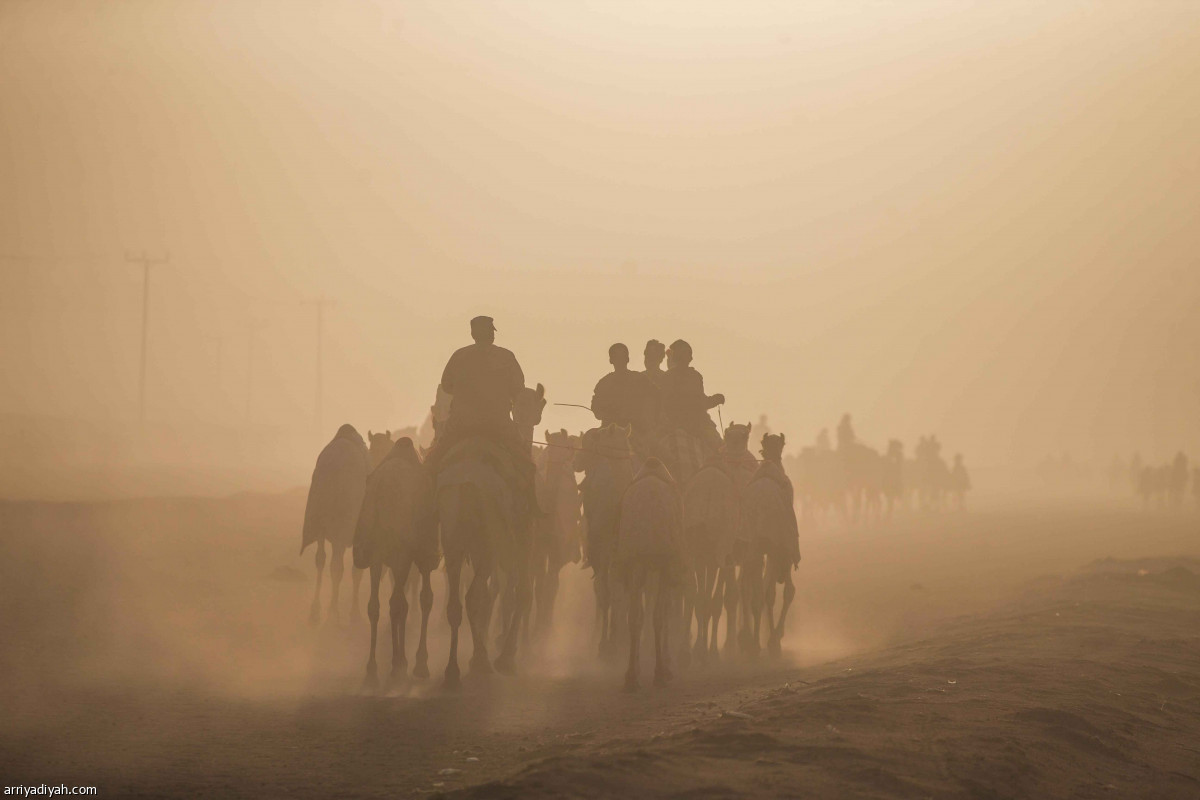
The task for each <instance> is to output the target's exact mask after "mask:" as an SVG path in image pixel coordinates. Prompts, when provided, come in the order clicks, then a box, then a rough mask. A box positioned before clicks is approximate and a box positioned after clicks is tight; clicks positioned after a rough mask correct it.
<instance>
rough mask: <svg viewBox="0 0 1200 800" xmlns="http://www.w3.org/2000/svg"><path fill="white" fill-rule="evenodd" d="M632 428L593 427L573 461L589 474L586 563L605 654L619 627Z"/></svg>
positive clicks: (585, 485) (583, 485)
mask: <svg viewBox="0 0 1200 800" xmlns="http://www.w3.org/2000/svg"><path fill="white" fill-rule="evenodd" d="M631 433H632V430H631V429H630V428H629V427H622V426H620V425H616V424H609V425H606V426H604V427H601V428H592V429H591V430H589V431H587V432H586V433H584V434H583V437H582V439H581V441H580V449H579V450H578V451H577V452H576V453H575V461H574V465H573V466H574V470H575V471H576V472H582V473H584V478H583V480H582V481H581V482H580V484H579V492H580V496H581V498H582V500H583V515H584V520H585V523H586V531H587V535H586V537H585V538H584V546H585V548H586V556H585V564H586V565H587V566H590V567H591V568H592V585H593V590H594V591H595V595H596V620H597V624H598V627H599V633H600V646H599V647H600V656H601V658H606V657H608V656H611V655H613V653H614V651H615V647H616V638H615V633H616V631H617V629H618V628H620V619H619V616H620V606H621V605H622V604H621V603H620V596H619V594H618V592H617V591H616V586H617V584H618V583H619V581H618V577H617V573H616V570H615V569H614V557H615V554H616V544H617V521H618V519H619V517H620V508H621V497H622V496H623V495H624V493H625V489H626V488H627V487H628V486H629V484H630V482H631V481H632V480H633V450H632V448H631V447H630V444H629V437H630V434H631Z"/></svg>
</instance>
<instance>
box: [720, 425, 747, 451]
mask: <svg viewBox="0 0 1200 800" xmlns="http://www.w3.org/2000/svg"><path fill="white" fill-rule="evenodd" d="M749 448H750V423H749V422H747V423H746V424H745V425H738V424H737V423H736V422H730V423H729V427H728V428H726V429H725V452H727V453H744V452H746V451H747V450H749Z"/></svg>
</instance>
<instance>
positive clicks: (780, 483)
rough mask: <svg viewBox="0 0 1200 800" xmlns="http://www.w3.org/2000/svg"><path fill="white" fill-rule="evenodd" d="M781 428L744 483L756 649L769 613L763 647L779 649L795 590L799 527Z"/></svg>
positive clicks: (765, 443) (748, 618)
mask: <svg viewBox="0 0 1200 800" xmlns="http://www.w3.org/2000/svg"><path fill="white" fill-rule="evenodd" d="M783 445H784V437H783V434H779V435H766V436H764V437H763V439H762V456H763V463H762V465H761V466H760V467H759V468H758V472H757V473H755V475H754V480H752V481H750V484H749V485H748V486H747V487H746V491H745V493H744V494H743V497H742V526H743V529H744V531H745V533H746V536H747V538H748V539H749V541H750V546H751V552H750V557H749V558H748V559H747V562H746V563H745V564H744V565H743V567H742V569H743V570H744V571H746V572H747V577H748V579H749V586H750V591H749V592H748V594H749V604H748V605H749V609H748V611H749V614H744V615H743V619H744V620H745V622H746V623H747V625H748V631H749V636H747V643H748V645H749V651H750V652H751V653H754V652H757V650H758V647H759V643H760V642H761V639H760V635H761V634H760V627H759V625H760V620H761V616H762V615H763V614H765V615H766V618H767V634H768V638H767V651H768V652H769V653H771V654H772V655H779V653H780V651H781V642H782V640H783V628H784V622H785V621H786V619H787V612H788V608H789V607H790V606H791V604H792V599H793V598H794V597H795V595H796V587H795V584H794V583H793V582H792V568H793V567H794V566H795V565H797V564H799V563H800V532H799V527H798V525H797V523H796V511H795V507H794V505H793V504H794V493H793V490H792V483H791V481H789V480H788V477H787V474H786V473H785V472H784V471H783V463H782V456H783ZM778 584H783V603H782V605H781V607H780V609H779V614H778V616H777V617H776V616H775V614H774V606H775V587H776V585H778Z"/></svg>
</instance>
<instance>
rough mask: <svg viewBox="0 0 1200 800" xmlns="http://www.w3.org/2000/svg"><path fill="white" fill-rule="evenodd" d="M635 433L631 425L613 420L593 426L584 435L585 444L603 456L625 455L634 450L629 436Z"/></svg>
mask: <svg viewBox="0 0 1200 800" xmlns="http://www.w3.org/2000/svg"><path fill="white" fill-rule="evenodd" d="M632 433H633V427H632V426H630V425H618V424H617V423H615V422H611V423H609V424H608V425H605V426H603V427H601V428H592V429H591V430H590V431H588V432H587V433H585V434H584V435H583V446H584V447H586V448H587V449H588V450H592V451H594V452H596V453H599V454H600V455H603V456H616V457H620V456H624V455H626V454H629V453H631V452H632V450H631V448H630V446H629V437H630V435H631V434H632Z"/></svg>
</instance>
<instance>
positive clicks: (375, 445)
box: [367, 431, 399, 469]
mask: <svg viewBox="0 0 1200 800" xmlns="http://www.w3.org/2000/svg"><path fill="white" fill-rule="evenodd" d="M397 438H399V437H397ZM393 441H394V440H393V439H392V432H391V431H384V432H383V433H373V432H371V431H367V454H368V455H369V456H370V459H371V469H375V468H376V467H378V466H379V465H380V463H381V462H382V461H383V460H384V459H385V458H387V456H388V454H389V453H390V452H391V451H392V442H393Z"/></svg>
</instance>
